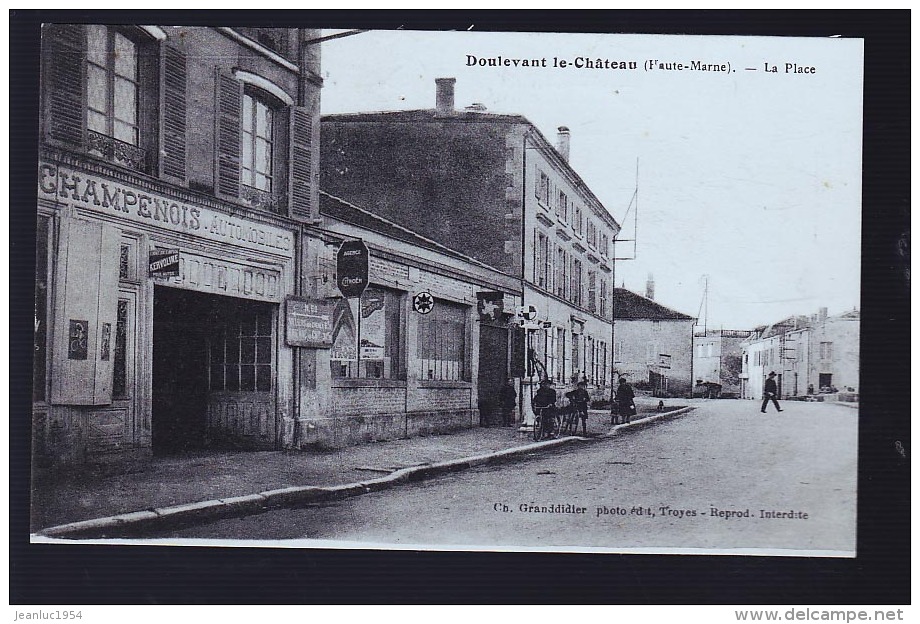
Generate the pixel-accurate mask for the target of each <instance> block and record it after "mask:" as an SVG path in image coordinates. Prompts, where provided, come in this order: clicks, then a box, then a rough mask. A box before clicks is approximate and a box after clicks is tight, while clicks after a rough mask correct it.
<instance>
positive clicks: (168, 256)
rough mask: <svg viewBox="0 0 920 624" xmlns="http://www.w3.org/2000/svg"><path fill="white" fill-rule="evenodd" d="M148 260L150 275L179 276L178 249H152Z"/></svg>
mask: <svg viewBox="0 0 920 624" xmlns="http://www.w3.org/2000/svg"><path fill="white" fill-rule="evenodd" d="M149 260H150V262H149V271H148V272H149V274H150V277H179V250H178V249H153V250H151V251H150V256H149Z"/></svg>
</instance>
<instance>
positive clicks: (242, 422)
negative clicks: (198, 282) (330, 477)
mask: <svg viewBox="0 0 920 624" xmlns="http://www.w3.org/2000/svg"><path fill="white" fill-rule="evenodd" d="M275 323H276V321H275V306H274V305H272V304H269V303H263V302H257V301H247V300H242V299H235V298H231V297H222V296H219V295H209V294H204V293H199V292H195V291H189V290H181V289H176V288H168V287H159V286H158V287H155V288H154V302H153V378H152V382H153V384H152V385H153V396H152V408H153V409H152V417H153V418H152V423H151V428H152V436H153V440H152V443H153V452H154V454H158V455H168V454H175V453H183V452H187V451H192V450H196V449H202V448H245V449H272V448H275V438H276V418H275V398H274V397H275V392H274V390H275V384H276V380H275V375H274V372H275V367H276V355H275V352H276V343H275V333H276V331H275Z"/></svg>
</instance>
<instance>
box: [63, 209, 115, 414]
mask: <svg viewBox="0 0 920 624" xmlns="http://www.w3.org/2000/svg"><path fill="white" fill-rule="evenodd" d="M120 244H121V232H120V231H119V230H118V229H116V228H115V227H113V226H111V225H108V224H104V223H98V222H90V221H82V220H78V219H65V220H64V221H63V223H62V228H61V234H60V239H59V241H58V266H57V277H56V284H57V289H58V292H57V294H56V301H55V315H54V319H55V320H54V323H55V329H54V343H53V349H54V357H53V358H52V374H51V402H52V403H54V404H56V405H107V404H109V403H111V402H112V367H113V363H114V358H113V354H114V348H115V330H116V324H117V317H116V315H117V309H118V264H119V263H118V262H115V261H113V259H116V258H118V252H119V247H120Z"/></svg>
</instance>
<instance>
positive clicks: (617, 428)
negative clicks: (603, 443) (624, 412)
mask: <svg viewBox="0 0 920 624" xmlns="http://www.w3.org/2000/svg"><path fill="white" fill-rule="evenodd" d="M695 409H696V407H695V406H693V405H688V406H687V407H682V408H680V409H676V410H674V411H671V412H662V413H661V414H654V415H652V416H646V417H645V418H640V419H639V420H634V421H632V422H631V423H629V424H623V425H614V426H613V427H611V428H610V431H608V432H607V433H605V434H604V435H603V436H601V437H602V438H612V437H614V436H616V435H618V434H619V433H620V432H621V431H623V430H624V429H644V428H645V427H648V426H649V425H651V424H653V423H656V422H658V421H659V420H667V419H669V418H673V417H674V416H680V415H682V414H686V413H688V412H691V411H693V410H695Z"/></svg>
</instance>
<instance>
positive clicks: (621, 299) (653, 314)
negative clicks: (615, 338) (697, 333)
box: [613, 288, 694, 321]
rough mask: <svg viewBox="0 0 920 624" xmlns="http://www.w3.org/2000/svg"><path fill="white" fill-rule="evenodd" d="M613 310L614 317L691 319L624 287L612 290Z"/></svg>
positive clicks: (657, 319) (691, 318)
mask: <svg viewBox="0 0 920 624" xmlns="http://www.w3.org/2000/svg"><path fill="white" fill-rule="evenodd" d="M613 305H614V308H613V311H614V317H615V318H616V319H636V320H638V319H649V320H655V321H664V320H667V321H692V320H694V318H693V317H692V316H687V315H686V314H683V313H681V312H677V311H676V310H672V309H671V308H666V307H664V306H663V305H661V304H660V303H655V302H654V301H652V300H651V299H646V298H645V297H642V296H640V295H637V294H636V293H634V292H632V291H629V290H626V289H625V288H615V289H614V290H613Z"/></svg>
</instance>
